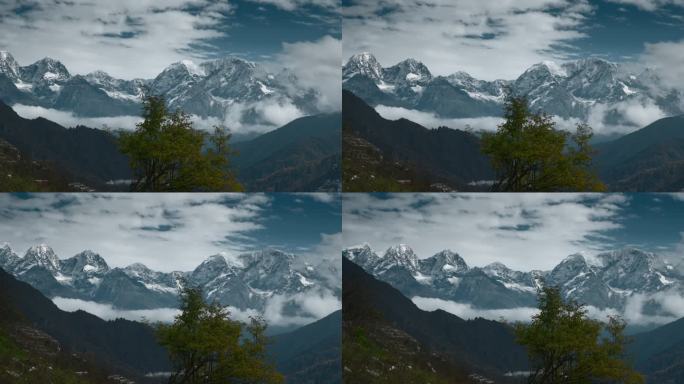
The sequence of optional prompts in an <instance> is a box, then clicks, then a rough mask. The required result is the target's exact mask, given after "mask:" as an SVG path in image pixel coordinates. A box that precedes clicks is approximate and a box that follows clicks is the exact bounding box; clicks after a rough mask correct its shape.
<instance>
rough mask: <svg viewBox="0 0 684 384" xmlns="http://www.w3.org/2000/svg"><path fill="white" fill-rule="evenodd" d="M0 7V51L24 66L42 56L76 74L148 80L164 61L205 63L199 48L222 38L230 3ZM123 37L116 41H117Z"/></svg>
mask: <svg viewBox="0 0 684 384" xmlns="http://www.w3.org/2000/svg"><path fill="white" fill-rule="evenodd" d="M21 5H26V4H25V3H24V2H21V1H9V2H3V3H0V17H1V18H2V24H1V26H0V31H1V33H0V47H1V48H2V49H5V50H8V51H10V52H12V54H13V55H14V56H15V57H16V58H17V60H18V61H19V62H20V63H22V64H23V65H26V64H28V63H32V62H34V61H36V60H38V59H41V58H43V57H45V56H50V57H53V58H56V59H59V60H61V61H63V62H64V64H65V65H66V66H67V68H69V70H70V71H74V72H75V73H80V74H85V73H88V72H92V71H94V70H104V71H106V72H108V73H110V74H112V75H113V76H115V77H121V78H126V79H130V78H134V77H146V78H150V77H154V76H156V75H157V74H158V73H159V72H161V70H162V69H163V68H165V67H166V66H167V65H169V63H172V62H176V61H180V60H182V59H186V58H197V59H202V58H204V56H203V55H204V54H203V53H202V52H204V51H203V50H202V49H198V48H204V49H206V48H208V47H211V46H210V45H208V44H209V41H210V40H211V39H213V38H218V37H222V36H224V35H225V27H226V26H227V25H228V23H227V21H226V20H227V16H228V15H230V14H231V13H232V9H233V6H232V5H231V4H230V3H229V2H228V1H220V2H217V1H213V0H167V1H164V2H163V3H160V2H158V1H152V0H120V1H107V0H93V1H87V2H70V1H55V2H40V3H32V4H31V5H33V6H32V7H30V8H29V9H28V10H27V11H26V12H24V13H22V14H21V15H17V14H16V13H15V11H14V10H15V9H16V8H17V7H19V6H21ZM122 36H123V37H124V38H121V37H122Z"/></svg>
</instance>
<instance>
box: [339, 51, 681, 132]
mask: <svg viewBox="0 0 684 384" xmlns="http://www.w3.org/2000/svg"><path fill="white" fill-rule="evenodd" d="M343 87H344V88H345V89H347V90H350V91H352V92H354V93H355V94H356V95H357V96H359V97H361V98H362V99H364V100H365V101H366V102H367V103H369V104H371V105H373V106H376V105H379V104H384V105H389V106H400V107H404V108H409V109H417V110H421V111H426V112H434V113H436V114H437V115H439V116H442V117H452V118H456V117H479V116H500V115H501V113H502V108H501V107H502V105H503V102H504V100H505V96H506V92H508V91H510V92H512V93H513V94H516V95H522V96H526V97H527V99H528V100H529V102H530V105H531V107H532V108H533V109H534V110H542V111H544V112H546V113H548V114H550V115H557V116H560V117H562V118H580V119H586V118H587V117H588V115H589V113H590V111H591V110H592V108H593V107H595V106H597V105H605V106H606V107H607V109H609V110H610V109H611V108H612V109H615V111H616V113H613V114H612V115H610V114H608V115H610V116H609V120H610V121H607V122H610V123H621V120H620V119H621V116H620V113H618V112H619V111H618V110H617V109H616V108H615V107H616V105H617V104H619V103H623V102H628V101H635V102H639V103H641V104H642V105H656V106H658V107H660V108H661V109H662V110H663V111H664V112H666V113H668V114H672V115H674V114H681V113H684V110H682V108H683V107H682V105H684V104H683V103H682V100H683V98H684V95H682V92H681V90H675V89H671V88H668V86H667V85H666V84H663V82H662V81H661V80H660V79H659V77H658V75H657V73H654V72H653V71H652V70H644V71H641V72H638V73H633V72H630V70H629V69H628V68H627V67H625V66H622V65H620V64H616V63H612V62H610V61H607V60H604V59H600V58H585V59H580V60H576V61H571V62H567V63H563V64H556V63H554V62H550V61H545V62H542V63H538V64H535V65H533V66H532V67H530V68H529V69H527V70H526V71H525V72H524V73H522V74H521V75H520V76H519V77H518V78H517V79H514V80H494V81H485V80H478V79H475V78H473V77H472V76H470V75H469V74H467V73H465V72H456V73H454V74H452V75H448V76H434V77H433V76H432V75H431V74H430V71H429V70H428V68H427V67H426V66H425V65H423V64H422V63H420V62H418V61H416V60H413V59H409V60H405V61H403V62H401V63H399V64H397V65H395V66H392V67H389V68H383V67H382V66H381V65H380V63H378V61H377V59H376V58H375V57H374V56H373V55H371V54H369V53H363V54H358V55H354V56H352V57H351V58H350V59H349V61H348V62H347V63H346V64H345V65H344V67H343Z"/></svg>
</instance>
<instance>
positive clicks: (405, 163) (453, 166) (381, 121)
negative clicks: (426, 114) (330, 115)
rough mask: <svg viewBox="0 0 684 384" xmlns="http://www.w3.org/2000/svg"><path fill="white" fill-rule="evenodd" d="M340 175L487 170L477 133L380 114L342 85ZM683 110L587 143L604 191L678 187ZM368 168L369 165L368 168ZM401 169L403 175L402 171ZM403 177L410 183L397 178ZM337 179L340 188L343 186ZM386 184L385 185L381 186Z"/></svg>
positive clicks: (451, 183)
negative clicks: (342, 168) (342, 161)
mask: <svg viewBox="0 0 684 384" xmlns="http://www.w3.org/2000/svg"><path fill="white" fill-rule="evenodd" d="M342 103H343V106H344V107H343V111H342V121H343V123H342V124H343V130H344V132H345V134H346V135H347V136H350V138H345V150H344V156H345V159H347V160H345V171H344V172H345V174H344V175H343V177H344V179H345V181H346V180H349V181H350V183H349V186H352V187H353V185H354V184H353V183H354V182H357V181H358V179H359V178H362V177H363V176H364V174H365V173H368V172H369V169H371V171H370V172H372V175H371V176H370V177H366V178H369V179H371V180H376V179H383V178H393V179H395V180H393V181H394V182H395V183H396V182H398V181H402V180H403V181H406V180H407V179H411V177H412V178H413V179H412V180H409V181H411V182H413V181H415V180H416V179H425V180H428V181H427V182H424V183H423V184H427V185H428V186H429V187H427V188H426V187H425V186H419V187H418V188H417V189H416V188H414V189H413V190H416V191H428V190H435V191H441V190H459V191H469V190H476V191H482V190H487V189H488V188H489V186H490V185H491V182H492V179H493V178H494V177H495V176H494V172H493V170H492V168H491V164H490V161H489V159H488V158H487V157H486V156H484V155H483V154H482V153H481V151H480V138H479V136H478V135H476V134H474V133H472V132H467V131H463V130H459V129H451V128H446V127H440V128H437V129H430V128H426V127H423V126H421V125H420V124H418V123H415V122H412V121H410V120H407V119H399V120H388V119H385V118H383V117H382V116H380V114H379V113H378V112H377V111H376V110H375V109H373V107H371V106H370V105H368V104H367V103H366V102H365V101H364V100H363V99H362V98H360V97H358V96H357V95H355V94H354V93H352V92H350V91H348V90H344V91H343V98H342ZM683 140H684V115H680V116H673V117H666V118H662V119H660V120H657V121H655V122H653V123H651V124H649V125H648V126H646V127H643V128H641V129H638V130H636V131H634V132H632V133H629V134H627V135H624V136H622V137H618V138H616V139H613V140H610V141H605V142H601V143H598V144H595V145H594V151H595V153H594V157H593V168H594V170H595V171H596V172H597V174H598V176H599V178H600V179H601V180H602V181H603V182H604V183H605V184H606V185H607V187H608V189H609V190H612V191H622V192H624V191H636V192H639V191H650V192H656V191H662V192H671V191H679V190H681V189H682V188H684V178H683V177H682V175H683V174H684V173H682V172H681V170H682V167H684V141H683ZM359 143H366V144H365V147H368V146H370V147H371V148H372V150H371V151H370V152H377V154H376V155H375V157H379V158H380V161H383V162H385V163H389V164H393V163H394V164H395V166H394V168H400V169H401V168H404V169H408V170H410V171H411V172H396V171H394V170H393V169H392V168H390V167H387V166H386V167H384V169H377V168H378V167H372V163H374V162H378V161H377V160H373V159H372V158H371V157H369V156H368V155H367V153H368V152H369V151H368V150H367V149H366V148H365V147H364V145H362V144H359ZM373 168H375V169H373ZM406 174H409V175H411V176H406ZM406 184H409V185H408V186H410V184H411V183H405V186H406ZM347 188H348V187H347V184H345V189H347ZM386 190H389V189H386Z"/></svg>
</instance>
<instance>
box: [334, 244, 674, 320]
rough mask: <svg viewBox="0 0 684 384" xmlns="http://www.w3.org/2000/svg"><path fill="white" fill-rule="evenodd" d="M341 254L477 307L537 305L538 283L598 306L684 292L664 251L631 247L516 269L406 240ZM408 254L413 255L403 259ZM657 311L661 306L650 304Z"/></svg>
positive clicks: (401, 284)
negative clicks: (419, 248) (470, 261)
mask: <svg viewBox="0 0 684 384" xmlns="http://www.w3.org/2000/svg"><path fill="white" fill-rule="evenodd" d="M343 255H344V257H346V258H348V259H349V260H351V261H353V262H355V263H356V264H358V265H360V266H361V267H362V268H364V269H365V270H366V271H367V272H369V273H371V274H372V275H374V276H375V277H377V278H379V279H381V280H383V281H386V282H388V283H390V284H391V285H393V286H394V287H396V288H397V289H399V290H400V291H402V293H404V295H406V296H407V297H414V296H423V297H435V298H440V299H444V300H452V301H458V302H464V303H469V304H471V305H473V306H474V307H478V308H515V307H519V306H535V305H536V295H537V290H538V288H539V287H540V286H541V285H542V284H544V283H545V284H549V285H554V286H558V287H559V288H560V289H561V292H562V294H563V295H564V296H565V297H566V298H571V299H574V300H576V301H577V302H580V303H583V304H586V305H591V306H594V307H596V308H600V309H606V308H612V309H616V310H623V309H624V307H625V304H626V302H627V300H628V299H629V298H631V297H634V295H653V294H657V293H661V292H662V293H665V292H676V293H679V294H684V275H682V274H681V273H680V272H679V271H678V269H677V268H675V267H674V266H672V265H671V264H669V263H668V262H667V261H665V260H664V259H663V258H662V257H660V256H658V255H656V254H654V253H650V252H644V251H642V250H639V249H635V248H625V249H620V250H615V251H611V252H605V253H600V254H598V255H596V256H594V257H588V256H584V255H582V254H574V255H570V256H568V257H566V258H565V259H563V260H562V261H561V262H560V263H559V264H558V265H556V266H555V267H554V268H553V269H552V270H551V271H536V270H535V271H529V272H521V271H514V270H512V269H510V268H508V267H506V266H505V265H504V264H501V263H492V264H489V265H487V266H485V267H481V268H480V267H469V266H468V265H467V264H466V262H465V261H464V260H463V258H461V257H460V256H459V255H458V254H456V253H454V252H451V251H448V250H445V251H442V252H439V253H437V254H436V255H434V256H431V257H428V258H425V259H418V258H417V256H416V255H415V253H414V252H413V251H412V250H411V249H410V248H409V247H408V246H405V245H400V246H394V247H390V248H389V249H388V250H387V251H386V252H385V253H384V254H383V255H382V256H380V255H378V254H377V253H376V252H375V251H373V250H372V249H371V248H370V246H369V245H367V244H365V245H362V246H357V247H351V248H347V249H346V250H345V251H344V252H343ZM406 260H411V262H410V263H407V262H406ZM651 310H653V311H654V312H655V313H658V311H665V309H663V308H657V305H655V304H653V308H651Z"/></svg>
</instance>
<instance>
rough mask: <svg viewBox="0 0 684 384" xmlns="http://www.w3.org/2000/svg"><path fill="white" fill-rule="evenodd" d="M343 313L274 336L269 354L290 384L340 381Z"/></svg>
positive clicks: (334, 313) (339, 312) (333, 314)
mask: <svg viewBox="0 0 684 384" xmlns="http://www.w3.org/2000/svg"><path fill="white" fill-rule="evenodd" d="M341 325H342V312H341V311H336V312H333V313H331V314H330V315H328V316H326V317H324V318H322V319H320V320H318V321H316V322H313V323H311V324H308V325H305V326H303V327H301V328H299V329H297V330H294V331H292V332H289V333H284V334H280V335H277V336H275V337H274V338H273V344H272V345H271V347H270V349H269V350H270V353H271V354H272V356H273V357H274V359H275V360H276V368H277V369H278V371H280V372H281V373H283V374H284V375H285V377H286V378H287V382H288V383H297V384H314V383H330V384H334V383H340V382H341V381H342V371H341V358H340V338H341Z"/></svg>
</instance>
